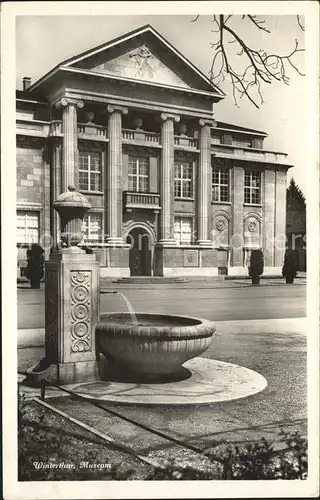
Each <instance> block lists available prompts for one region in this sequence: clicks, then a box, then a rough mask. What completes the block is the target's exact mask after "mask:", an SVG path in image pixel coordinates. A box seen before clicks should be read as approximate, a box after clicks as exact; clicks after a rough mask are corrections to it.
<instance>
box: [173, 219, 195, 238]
mask: <svg viewBox="0 0 320 500" xmlns="http://www.w3.org/2000/svg"><path fill="white" fill-rule="evenodd" d="M174 239H175V240H176V242H177V244H178V245H190V244H191V243H193V219H192V218H190V217H175V218H174Z"/></svg>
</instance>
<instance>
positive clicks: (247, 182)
mask: <svg viewBox="0 0 320 500" xmlns="http://www.w3.org/2000/svg"><path fill="white" fill-rule="evenodd" d="M260 186H261V174H260V172H254V171H251V170H246V171H245V173H244V202H245V203H248V204H250V205H259V204H260V202H261V197H260Z"/></svg>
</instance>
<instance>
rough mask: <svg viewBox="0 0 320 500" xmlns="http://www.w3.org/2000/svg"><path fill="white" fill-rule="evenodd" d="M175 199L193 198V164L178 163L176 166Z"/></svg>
mask: <svg viewBox="0 0 320 500" xmlns="http://www.w3.org/2000/svg"><path fill="white" fill-rule="evenodd" d="M174 196H175V198H193V168H192V163H176V164H175V165H174Z"/></svg>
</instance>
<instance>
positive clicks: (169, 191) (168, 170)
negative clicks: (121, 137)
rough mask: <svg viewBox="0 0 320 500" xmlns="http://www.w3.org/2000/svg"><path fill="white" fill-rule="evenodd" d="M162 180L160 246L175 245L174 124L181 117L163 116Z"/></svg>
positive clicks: (165, 114)
mask: <svg viewBox="0 0 320 500" xmlns="http://www.w3.org/2000/svg"><path fill="white" fill-rule="evenodd" d="M161 120H162V126H161V144H162V154H161V174H160V175H161V179H160V199H161V212H160V241H159V243H160V244H174V236H173V219H174V214H173V199H174V122H177V123H178V122H179V121H180V117H179V116H177V115H171V114H167V113H162V114H161Z"/></svg>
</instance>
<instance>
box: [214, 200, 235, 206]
mask: <svg viewBox="0 0 320 500" xmlns="http://www.w3.org/2000/svg"><path fill="white" fill-rule="evenodd" d="M211 205H231V201H213V200H211Z"/></svg>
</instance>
